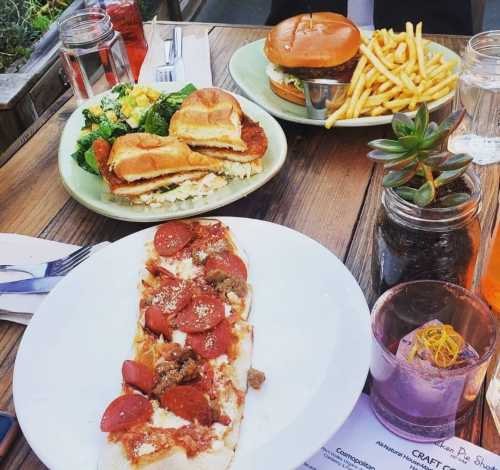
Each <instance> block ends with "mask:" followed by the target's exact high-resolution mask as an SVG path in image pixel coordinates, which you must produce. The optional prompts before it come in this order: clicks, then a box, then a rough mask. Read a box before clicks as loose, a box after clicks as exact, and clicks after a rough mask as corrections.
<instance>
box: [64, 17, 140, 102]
mask: <svg viewBox="0 0 500 470" xmlns="http://www.w3.org/2000/svg"><path fill="white" fill-rule="evenodd" d="M59 36H60V39H61V42H62V47H61V58H62V62H63V66H64V71H65V72H66V76H67V78H68V81H69V83H70V84H71V87H72V89H73V92H74V94H75V98H76V100H77V102H78V103H79V104H80V103H82V102H83V101H85V100H86V99H88V98H90V97H92V96H94V95H97V94H99V93H102V92H104V91H107V90H109V89H111V88H112V87H114V86H115V85H116V84H118V83H121V82H132V81H133V76H132V73H131V71H130V64H129V60H128V55H127V51H126V49H125V45H124V42H123V39H122V36H121V34H120V33H119V32H117V31H115V30H114V29H113V26H112V24H111V19H110V17H109V15H108V14H107V13H106V12H105V11H104V10H101V9H96V8H87V9H83V10H79V11H78V12H77V13H75V14H74V15H72V16H68V17H64V18H62V19H61V20H60V21H59Z"/></svg>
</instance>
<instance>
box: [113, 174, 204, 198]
mask: <svg viewBox="0 0 500 470" xmlns="http://www.w3.org/2000/svg"><path fill="white" fill-rule="evenodd" d="M206 174H207V172H206V171H189V172H187V173H175V174H174V175H165V176H157V177H156V178H150V179H147V180H140V181H134V182H133V183H125V182H123V183H113V182H112V181H109V180H107V179H106V177H104V180H105V181H106V183H107V185H108V187H109V190H110V191H111V192H112V193H113V194H116V195H117V196H139V195H140V194H144V193H149V192H151V191H155V190H156V189H159V188H164V187H167V186H170V185H172V184H181V183H182V182H184V181H188V180H190V181H196V180H199V179H201V178H203V177H204V176H205V175H206Z"/></svg>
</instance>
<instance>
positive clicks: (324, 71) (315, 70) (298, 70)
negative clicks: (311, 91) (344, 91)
mask: <svg viewBox="0 0 500 470" xmlns="http://www.w3.org/2000/svg"><path fill="white" fill-rule="evenodd" d="M359 57H360V55H359V54H357V55H355V56H354V57H353V58H352V59H349V60H348V61H347V62H344V63H343V64H340V65H336V66H335V67H283V70H284V72H286V73H289V74H292V75H295V76H296V77H298V78H300V79H301V80H311V79H314V78H329V79H332V80H339V81H340V82H346V83H348V82H350V81H351V77H352V74H353V72H354V69H355V68H356V64H357V63H358V60H359Z"/></svg>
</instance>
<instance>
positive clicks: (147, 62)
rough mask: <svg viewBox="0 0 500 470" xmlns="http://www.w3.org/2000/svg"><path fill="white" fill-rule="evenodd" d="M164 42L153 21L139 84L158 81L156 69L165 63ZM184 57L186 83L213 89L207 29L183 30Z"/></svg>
mask: <svg viewBox="0 0 500 470" xmlns="http://www.w3.org/2000/svg"><path fill="white" fill-rule="evenodd" d="M163 42H164V40H163V39H162V37H161V36H160V33H159V31H158V25H157V23H156V20H153V21H152V23H151V32H150V34H149V38H148V52H147V54H146V57H145V58H144V62H143V64H142V67H141V72H140V74H139V83H154V82H155V81H156V68H157V67H158V66H159V65H163V64H164V63H165V50H164V47H163ZM182 57H183V62H184V73H185V81H186V82H192V83H194V84H195V85H196V86H198V87H200V88H203V87H211V86H212V70H211V68H210V45H209V42H208V30H207V29H206V28H201V27H200V28H196V29H194V28H193V29H191V28H189V29H188V28H183V30H182Z"/></svg>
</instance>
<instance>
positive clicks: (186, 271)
mask: <svg viewBox="0 0 500 470" xmlns="http://www.w3.org/2000/svg"><path fill="white" fill-rule="evenodd" d="M160 264H161V266H163V267H164V268H165V269H168V270H169V271H170V272H171V273H172V274H174V275H175V276H177V277H179V278H181V279H183V280H190V279H194V278H195V277H198V276H200V275H201V274H203V268H202V267H200V266H196V265H195V264H194V263H193V260H192V259H191V258H184V259H181V260H175V259H162V260H161V262H160Z"/></svg>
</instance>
